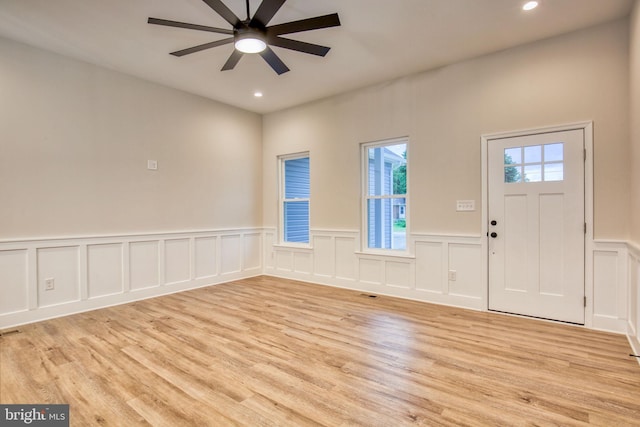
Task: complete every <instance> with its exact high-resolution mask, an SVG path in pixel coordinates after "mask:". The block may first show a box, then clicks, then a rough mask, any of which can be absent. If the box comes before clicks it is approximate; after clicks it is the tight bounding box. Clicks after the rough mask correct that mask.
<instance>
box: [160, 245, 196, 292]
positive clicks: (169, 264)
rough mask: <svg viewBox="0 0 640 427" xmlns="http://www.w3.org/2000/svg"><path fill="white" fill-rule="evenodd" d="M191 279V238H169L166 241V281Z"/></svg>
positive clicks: (176, 281) (175, 281) (169, 283)
mask: <svg viewBox="0 0 640 427" xmlns="http://www.w3.org/2000/svg"><path fill="white" fill-rule="evenodd" d="M189 280H191V244H190V240H189V239H169V240H165V242H164V283H165V284H167V285H172V284H175V283H181V282H188V281H189Z"/></svg>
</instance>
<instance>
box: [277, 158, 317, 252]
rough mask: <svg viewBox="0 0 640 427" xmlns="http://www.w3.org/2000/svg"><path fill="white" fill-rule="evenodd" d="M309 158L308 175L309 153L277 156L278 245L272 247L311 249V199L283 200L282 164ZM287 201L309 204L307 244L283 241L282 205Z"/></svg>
mask: <svg viewBox="0 0 640 427" xmlns="http://www.w3.org/2000/svg"><path fill="white" fill-rule="evenodd" d="M305 157H308V158H309V173H311V154H310V152H309V151H305V152H300V153H293V154H285V155H282V156H278V243H277V244H276V245H274V246H280V247H291V248H302V249H308V248H311V242H312V236H311V197H309V198H306V199H285V198H284V162H285V161H287V160H295V159H303V158H305ZM287 201H297V202H304V201H306V202H308V203H309V243H298V242H286V241H285V240H284V203H285V202H287Z"/></svg>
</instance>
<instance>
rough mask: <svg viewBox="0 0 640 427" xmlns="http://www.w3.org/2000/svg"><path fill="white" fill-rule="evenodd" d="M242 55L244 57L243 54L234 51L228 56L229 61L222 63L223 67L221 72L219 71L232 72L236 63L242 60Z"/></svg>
mask: <svg viewBox="0 0 640 427" xmlns="http://www.w3.org/2000/svg"><path fill="white" fill-rule="evenodd" d="M242 55H244V53H242V52H240V51H239V50H237V49H235V50H234V51H233V53H232V54H231V56H229V59H227V62H225V63H224V65H223V66H222V70H220V71H227V70H233V69H234V67H235V66H236V64H237V63H238V61H240V58H242Z"/></svg>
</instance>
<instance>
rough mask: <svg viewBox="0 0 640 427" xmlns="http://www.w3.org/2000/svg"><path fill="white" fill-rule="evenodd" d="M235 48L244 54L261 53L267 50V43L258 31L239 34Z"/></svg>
mask: <svg viewBox="0 0 640 427" xmlns="http://www.w3.org/2000/svg"><path fill="white" fill-rule="evenodd" d="M234 46H235V48H236V49H237V50H239V51H240V52H242V53H260V52H262V51H263V50H265V49H266V48H267V43H266V41H265V40H264V39H263V37H262V35H261V34H260V33H258V32H257V31H246V32H238V33H237V34H236V37H235V42H234Z"/></svg>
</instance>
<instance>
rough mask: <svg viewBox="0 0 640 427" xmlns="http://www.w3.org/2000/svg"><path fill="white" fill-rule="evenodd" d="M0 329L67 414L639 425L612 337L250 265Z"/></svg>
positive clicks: (14, 377)
mask: <svg viewBox="0 0 640 427" xmlns="http://www.w3.org/2000/svg"><path fill="white" fill-rule="evenodd" d="M19 329H20V332H19V333H13V334H7V335H3V336H2V337H0V402H1V403H5V404H6V403H69V404H70V405H71V406H70V408H71V425H74V426H91V425H122V426H134V425H155V426H182V425H188V426H206V425H213V426H221V425H246V426H263V425H264V426H271V425H281V426H307V425H325V426H352V425H363V426H391V427H395V426H404V425H428V426H437V425H469V426H480V425H492V426H495V425H508V426H513V425H562V426H565V425H602V426H614V425H636V426H637V425H640V365H638V363H637V362H636V361H635V360H633V359H632V358H631V357H629V352H630V348H629V345H628V343H627V341H626V339H625V337H623V336H618V335H613V334H607V333H600V332H594V331H589V330H585V329H582V328H578V327H573V326H565V325H560V324H553V323H549V322H542V321H537V320H530V319H522V318H516V317H508V316H504V315H499V314H492V313H479V312H473V311H466V310H461V309H455V308H449V307H442V306H436V305H430V304H424V303H416V302H410V301H404V300H399V299H394V298H390V297H378V298H375V299H374V298H369V297H367V296H363V295H361V294H360V293H359V292H353V291H345V290H339V289H333V288H328V287H322V286H316V285H308V284H304V283H300V282H294V281H289V280H282V279H274V278H267V277H260V278H255V279H249V280H242V281H238V282H234V283H228V284H223V285H218V286H214V287H210V288H204V289H199V290H195V291H189V292H184V293H180V294H175V295H171V296H166V297H160V298H156V299H152V300H146V301H141V302H136V303H132V304H128V305H124V306H119V307H114V308H108V309H102V310H97V311H93V312H89V313H85V314H80V315H74V316H69V317H66V318H61V319H56V320H50V321H46V322H40V323H37V324H33V325H29V326H25V327H22V328H19Z"/></svg>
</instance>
